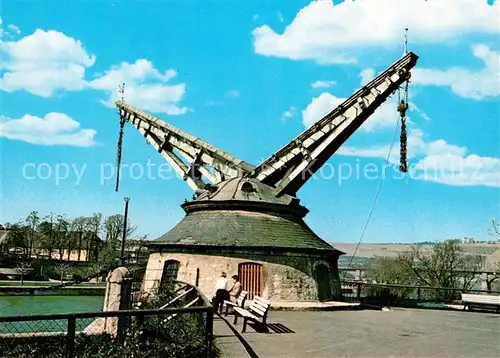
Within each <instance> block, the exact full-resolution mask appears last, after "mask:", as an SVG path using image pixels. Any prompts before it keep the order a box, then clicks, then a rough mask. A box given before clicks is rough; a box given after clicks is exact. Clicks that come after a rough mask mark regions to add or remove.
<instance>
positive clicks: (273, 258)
mask: <svg viewBox="0 0 500 358" xmlns="http://www.w3.org/2000/svg"><path fill="white" fill-rule="evenodd" d="M235 256H240V257H235ZM241 256H247V257H241ZM256 258H259V259H260V260H256ZM167 260H176V261H178V262H179V263H180V265H179V272H178V276H177V279H178V280H180V281H185V282H188V283H191V284H195V281H196V272H197V269H199V272H200V274H199V283H198V286H199V287H200V289H201V291H202V292H203V293H204V294H205V295H206V296H207V297H209V298H211V297H212V296H213V295H214V293H215V288H214V285H215V281H216V279H217V278H218V277H219V276H220V273H221V272H222V271H224V272H226V273H227V275H228V278H230V277H231V276H232V275H234V274H238V265H239V264H241V263H249V262H251V263H258V264H261V265H262V266H263V283H264V284H263V290H262V296H263V297H264V298H267V299H270V300H275V301H316V300H318V299H332V298H335V297H338V296H339V294H340V283H339V281H338V273H337V265H336V261H334V262H332V260H331V258H330V259H328V258H326V257H321V255H319V256H318V255H305V254H297V253H290V252H289V253H281V254H279V255H278V254H277V253H275V254H273V253H270V252H266V253H264V254H258V253H255V252H251V253H249V252H247V254H245V253H243V252H240V253H234V252H233V253H229V252H225V253H224V256H220V253H219V255H217V253H216V252H208V251H207V252H206V254H199V253H188V252H185V253H178V252H163V253H159V252H156V253H151V255H150V256H149V261H148V266H147V270H146V274H145V277H144V281H143V287H142V291H143V293H145V294H150V293H152V292H154V289H155V287H157V285H159V283H160V281H161V277H162V273H163V267H164V264H165V262H166V261H167ZM318 265H324V268H325V270H326V271H325V272H326V273H324V274H323V275H321V276H320V277H318V276H317V275H316V271H315V269H316V267H317V266H318ZM318 282H319V284H320V286H321V285H323V286H322V287H323V292H324V291H325V289H324V287H327V289H326V290H327V291H328V288H329V289H330V294H327V296H329V297H319V296H318V293H319V292H318V288H319V285H318ZM325 285H326V286H325ZM243 289H245V287H244V288H243ZM321 290H322V289H321V288H320V291H321ZM320 293H321V292H320ZM322 295H323V296H325V294H324V293H323V294H322Z"/></svg>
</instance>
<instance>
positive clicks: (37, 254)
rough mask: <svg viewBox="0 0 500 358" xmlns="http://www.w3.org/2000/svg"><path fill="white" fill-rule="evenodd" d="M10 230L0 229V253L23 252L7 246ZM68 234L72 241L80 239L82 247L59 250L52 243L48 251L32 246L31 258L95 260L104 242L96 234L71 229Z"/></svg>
mask: <svg viewBox="0 0 500 358" xmlns="http://www.w3.org/2000/svg"><path fill="white" fill-rule="evenodd" d="M9 232H11V229H5V228H4V229H0V253H2V252H9V253H18V254H23V253H24V251H23V250H22V249H21V248H18V247H9V246H11V245H9V244H8V235H9ZM70 235H74V240H73V242H78V240H81V242H83V243H84V244H83V245H82V246H83V247H82V249H81V250H78V249H77V247H76V248H72V247H71V248H69V250H68V247H63V248H62V250H60V248H59V247H57V245H54V248H53V249H52V250H51V251H49V250H48V249H43V248H40V247H36V246H35V247H33V250H32V252H31V258H49V257H50V258H51V259H54V260H64V261H85V262H86V261H97V259H98V257H99V251H100V249H101V248H102V246H103V245H104V242H103V241H102V240H101V239H100V238H99V236H98V235H96V234H93V233H90V232H86V233H80V232H76V231H73V232H71V233H70Z"/></svg>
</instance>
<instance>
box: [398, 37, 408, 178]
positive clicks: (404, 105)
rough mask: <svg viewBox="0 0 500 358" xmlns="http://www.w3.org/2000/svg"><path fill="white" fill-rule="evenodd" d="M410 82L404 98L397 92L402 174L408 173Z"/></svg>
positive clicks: (406, 49)
mask: <svg viewBox="0 0 500 358" xmlns="http://www.w3.org/2000/svg"><path fill="white" fill-rule="evenodd" d="M404 49H405V52H404V54H405V55H406V54H408V28H406V29H405V42H404ZM409 82H410V80H409V79H407V80H406V83H405V90H404V97H403V99H401V92H400V91H401V88H400V89H399V90H398V112H399V114H400V116H401V136H400V137H399V141H400V155H399V158H400V159H399V162H400V163H399V170H400V171H401V172H402V173H408V154H407V143H408V136H407V134H406V111H407V110H408V84H409Z"/></svg>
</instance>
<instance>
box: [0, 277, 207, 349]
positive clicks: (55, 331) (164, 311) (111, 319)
mask: <svg viewBox="0 0 500 358" xmlns="http://www.w3.org/2000/svg"><path fill="white" fill-rule="evenodd" d="M181 284H182V285H183V287H182V288H184V292H188V293H182V294H181V297H179V298H177V299H176V300H175V303H177V304H178V305H184V307H168V306H169V305H172V303H173V302H170V303H169V304H167V305H163V307H162V308H157V309H133V310H122V311H108V312H89V313H74V314H51V315H33V316H7V317H1V316H0V357H4V356H5V357H13V356H16V357H25V356H26V357H31V356H33V354H36V355H39V356H44V357H50V356H51V354H53V355H52V356H57V357H59V356H61V355H64V356H66V357H78V356H80V355H81V354H87V355H85V356H88V354H89V351H92V350H93V349H94V348H95V347H96V346H98V345H103V344H109V345H110V347H111V348H112V347H113V345H115V346H116V345H118V346H120V345H123V342H125V340H126V339H128V337H130V336H134V335H138V334H143V333H144V331H148V330H149V331H150V330H151V329H152V328H151V327H153V329H158V330H160V329H165V330H167V331H172V330H174V331H175V330H176V328H175V327H172V326H171V325H172V324H174V325H175V324H179V325H182V324H184V322H180V321H181V320H182V319H181V320H179V316H181V317H184V315H194V319H193V320H192V322H191V323H193V322H194V325H195V326H197V327H198V329H199V330H201V329H202V327H203V336H204V342H203V345H204V349H203V350H204V352H205V353H206V356H207V357H211V356H212V353H213V348H214V347H213V322H214V312H215V311H214V308H213V306H212V305H211V304H210V302H209V301H208V299H207V298H206V297H205V296H204V295H203V293H202V292H201V291H200V290H199V289H198V287H196V286H193V285H190V284H187V283H184V282H181ZM186 288H187V289H186ZM195 296H196V297H195ZM185 300H189V303H188V304H187V305H186V304H185V302H184V301H185ZM174 317H177V318H176V319H175V320H174V319H173V318H174ZM113 325H114V327H115V331H114V332H115V336H113V334H112V333H111V334H110V332H109V331H107V329H106V328H105V327H110V326H111V327H112V326H113ZM197 332H198V331H197ZM153 335H154V336H156V334H153ZM105 336H106V337H112V338H116V340H113V339H108V340H107V341H105V339H104V338H103V337H105ZM139 338H140V337H139ZM103 339H104V340H103ZM140 339H142V338H140ZM140 339H139V340H140ZM104 341H105V342H104ZM103 342H104V343H103ZM134 342H135V341H134ZM27 347H28V348H29V349H30V350H29V351H26V349H28V348H27ZM48 347H49V348H48ZM47 349H49V351H47ZM83 352H85V353H83ZM204 355H205V354H204ZM107 356H108V357H110V356H109V355H107Z"/></svg>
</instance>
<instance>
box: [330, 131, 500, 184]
mask: <svg viewBox="0 0 500 358" xmlns="http://www.w3.org/2000/svg"><path fill="white" fill-rule="evenodd" d="M389 150H391V148H390V145H389V144H383V145H374V146H366V147H350V146H343V147H341V148H340V149H339V150H338V151H337V153H338V154H340V155H346V156H356V157H366V158H380V159H384V160H385V159H386V158H387V155H388V154H389ZM399 154H400V146H399V141H397V142H396V143H394V145H393V148H392V150H391V155H390V158H389V162H390V163H391V164H393V165H398V163H399V158H400V155H399ZM407 156H408V162H409V175H410V177H411V178H413V179H418V180H425V181H432V182H437V183H441V184H447V185H455V186H489V187H500V158H493V157H481V156H479V155H476V154H471V153H469V150H468V149H467V148H466V147H461V146H456V145H453V144H449V143H447V142H446V141H445V140H444V139H438V140H434V141H426V140H424V133H423V132H422V131H421V130H420V129H418V128H414V129H410V130H409V133H408V145H407ZM412 159H413V160H412Z"/></svg>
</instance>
